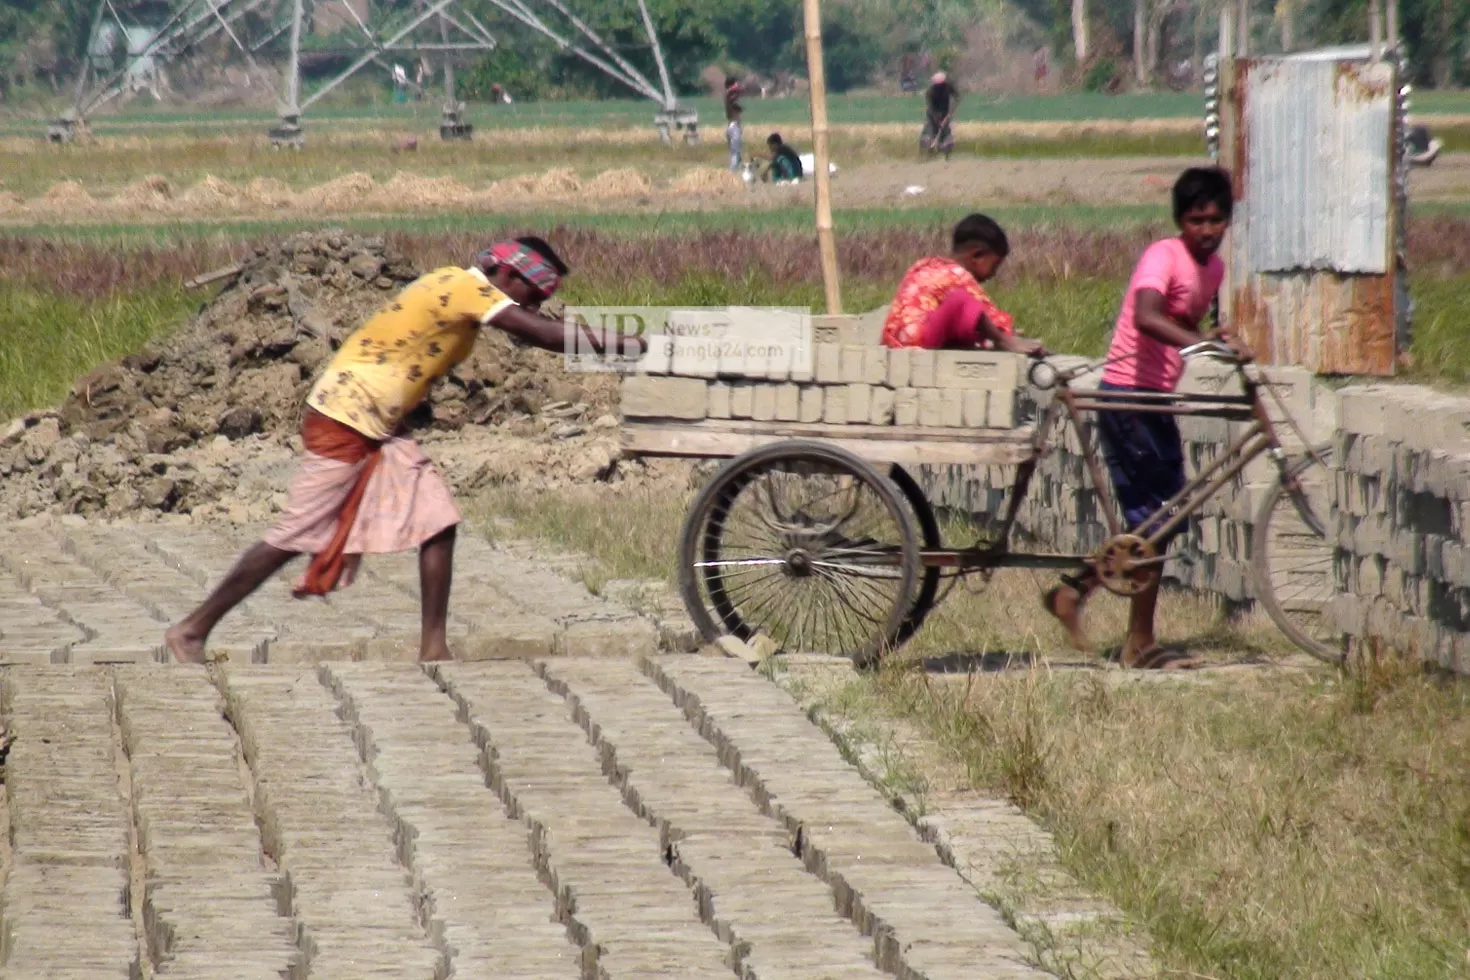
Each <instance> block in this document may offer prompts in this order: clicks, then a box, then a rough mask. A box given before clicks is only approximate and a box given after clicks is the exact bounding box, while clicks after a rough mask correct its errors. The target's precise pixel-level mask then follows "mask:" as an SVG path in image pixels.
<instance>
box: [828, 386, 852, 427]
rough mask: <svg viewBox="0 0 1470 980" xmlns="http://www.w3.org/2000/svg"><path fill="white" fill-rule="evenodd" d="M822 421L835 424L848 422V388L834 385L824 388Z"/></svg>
mask: <svg viewBox="0 0 1470 980" xmlns="http://www.w3.org/2000/svg"><path fill="white" fill-rule="evenodd" d="M822 421H823V422H829V423H832V424H835V425H846V424H847V388H846V386H844V385H832V386H831V387H828V388H823V389H822Z"/></svg>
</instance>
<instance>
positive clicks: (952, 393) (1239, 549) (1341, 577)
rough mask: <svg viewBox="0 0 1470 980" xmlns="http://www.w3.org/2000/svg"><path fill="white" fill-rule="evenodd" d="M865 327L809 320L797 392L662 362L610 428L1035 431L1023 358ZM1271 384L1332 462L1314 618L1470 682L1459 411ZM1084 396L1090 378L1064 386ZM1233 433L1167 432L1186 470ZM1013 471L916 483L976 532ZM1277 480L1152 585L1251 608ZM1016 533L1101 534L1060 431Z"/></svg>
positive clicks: (1467, 503) (1465, 473)
mask: <svg viewBox="0 0 1470 980" xmlns="http://www.w3.org/2000/svg"><path fill="white" fill-rule="evenodd" d="M879 312H880V313H881V311H879ZM876 323H881V316H878V315H875V314H870V315H868V316H867V317H864V318H857V317H848V318H818V322H817V329H818V345H817V348H816V359H815V369H814V371H813V376H812V377H810V378H807V377H794V376H792V374H791V372H789V371H788V372H787V373H786V374H784V375H782V374H780V370H779V368H769V367H765V366H757V367H756V369H755V371H753V372H751V373H746V374H734V373H727V372H725V371H724V370H723V369H722V370H720V371H716V372H710V373H711V374H712V375H713V376H712V377H706V378H684V377H679V376H678V365H676V364H672V363H669V364H663V363H658V362H654V363H651V364H649V365H648V367H649V368H650V370H651V371H652V372H653V373H651V374H645V375H641V376H637V375H635V376H630V377H628V378H627V379H626V380H625V381H624V388H623V399H624V401H623V412H624V415H625V417H627V418H629V419H635V420H636V419H638V418H645V417H647V418H654V417H657V418H677V419H687V420H693V419H703V418H739V419H743V418H748V419H756V420H764V419H771V420H778V421H787V420H789V421H804V422H810V421H825V422H832V423H858V422H862V423H866V424H879V425H881V424H899V425H924V426H940V427H973V428H991V429H994V428H1009V427H1011V426H1014V425H1020V424H1027V423H1031V422H1034V421H1035V420H1036V419H1037V418H1038V417H1039V415H1040V413H1041V412H1042V411H1043V410H1044V408H1045V406H1046V405H1047V402H1048V398H1049V397H1050V393H1048V392H1036V391H1033V390H1032V389H1030V388H1029V386H1028V385H1027V384H1026V380H1025V365H1024V362H1023V361H1022V359H1020V358H1016V357H1013V356H1011V355H1001V354H988V353H982V352H927V351H888V350H886V349H884V348H882V347H879V346H877V344H876V340H877V336H876ZM1057 360H1058V362H1059V363H1061V364H1062V365H1063V366H1067V365H1069V364H1071V363H1080V362H1079V361H1078V360H1077V359H1067V358H1059V359H1057ZM1268 371H1269V374H1270V376H1271V378H1272V379H1273V381H1275V382H1276V390H1277V393H1278V395H1279V396H1280V398H1281V401H1282V402H1283V403H1284V405H1285V406H1286V407H1287V409H1288V410H1289V411H1290V412H1291V414H1292V415H1293V417H1295V418H1296V419H1297V421H1298V422H1299V423H1300V424H1301V426H1302V429H1303V435H1304V436H1305V438H1306V440H1307V441H1309V442H1312V443H1314V444H1315V443H1327V444H1330V445H1331V446H1332V447H1333V450H1334V452H1333V457H1332V464H1333V465H1332V474H1331V479H1332V487H1331V496H1332V498H1333V499H1334V501H1335V506H1334V508H1333V510H1332V513H1331V514H1330V517H1329V523H1330V527H1331V529H1332V532H1333V533H1334V534H1335V535H1336V546H1337V551H1336V560H1335V568H1334V578H1335V586H1336V590H1337V595H1336V598H1335V599H1334V600H1333V602H1332V604H1331V607H1330V609H1329V612H1328V614H1329V615H1331V616H1333V617H1334V618H1335V619H1336V620H1337V622H1338V624H1339V625H1340V626H1341V627H1342V628H1344V629H1345V630H1347V631H1348V632H1349V634H1351V635H1352V636H1354V637H1357V638H1374V639H1377V640H1380V641H1382V643H1384V644H1386V645H1388V646H1391V647H1393V648H1395V649H1397V650H1400V651H1401V652H1404V653H1408V654H1413V655H1418V656H1422V657H1424V658H1425V659H1427V660H1431V661H1434V662H1436V663H1438V664H1440V665H1442V666H1445V667H1448V668H1451V669H1454V670H1458V671H1461V672H1465V673H1470V633H1467V623H1470V548H1467V527H1470V399H1465V398H1456V397H1452V396H1448V395H1443V394H1440V393H1438V392H1434V391H1431V390H1429V389H1426V388H1421V387H1417V386H1412V385H1385V384H1379V385H1347V386H1335V385H1330V384H1326V383H1323V382H1321V381H1320V380H1318V379H1315V378H1313V377H1312V376H1311V375H1310V374H1309V373H1308V372H1306V371H1305V370H1302V369H1296V368H1274V369H1268ZM773 375H775V376H773ZM1096 382H1097V378H1096V375H1089V376H1087V377H1085V378H1083V379H1080V380H1079V381H1077V382H1074V387H1077V388H1086V387H1089V386H1094V385H1095V384H1096ZM1181 390H1185V391H1214V392H1220V391H1226V392H1235V391H1238V390H1239V389H1238V386H1237V383H1236V382H1235V380H1234V373H1233V371H1232V370H1231V369H1229V368H1226V367H1223V366H1220V365H1212V364H1203V363H1192V364H1191V365H1190V366H1189V370H1188V372H1187V373H1186V376H1185V381H1184V383H1183V385H1182V386H1181ZM1273 414H1279V413H1277V412H1274V411H1273ZM1242 426H1243V423H1227V422H1225V421H1223V420H1219V419H1200V418H1181V419H1180V433H1181V435H1182V436H1183V439H1184V446H1185V457H1186V467H1187V469H1188V471H1189V472H1190V474H1191V475H1192V474H1193V473H1195V472H1197V471H1198V468H1199V466H1200V465H1201V464H1202V463H1207V462H1208V460H1209V459H1211V458H1212V457H1213V456H1214V455H1215V454H1216V453H1217V452H1219V451H1220V450H1221V449H1223V448H1224V446H1225V445H1226V444H1227V442H1228V440H1230V439H1231V438H1232V437H1233V436H1234V435H1235V434H1237V433H1238V432H1239V430H1240V428H1241V427H1242ZM1282 435H1283V438H1284V441H1286V442H1287V443H1288V448H1297V447H1298V444H1299V441H1300V440H1298V439H1297V438H1296V437H1295V435H1294V434H1292V433H1291V432H1290V431H1289V430H1285V429H1283V432H1282ZM1092 438H1093V439H1094V440H1095V436H1093V437H1092ZM1014 473H1015V468H1014V467H1012V466H963V467H962V466H922V467H918V469H917V472H915V474H914V475H915V477H916V478H917V479H918V480H919V482H920V484H921V485H922V486H924V487H925V489H926V492H927V493H928V494H929V497H930V500H931V501H932V502H933V503H934V504H935V505H936V506H942V507H949V508H954V509H957V510H961V511H964V512H966V513H970V514H973V515H976V516H977V517H981V518H984V517H986V516H991V515H996V516H998V515H999V514H1000V513H1001V512H1002V506H1003V503H1004V501H1005V499H1006V495H1007V491H1008V490H1009V488H1010V486H1011V482H1012V480H1013V479H1014ZM1274 475H1275V467H1274V465H1273V464H1272V463H1271V462H1270V461H1269V460H1266V459H1265V458H1262V459H1258V460H1257V461H1256V462H1255V463H1253V464H1252V465H1251V466H1250V467H1249V468H1248V469H1247V470H1246V471H1245V472H1243V473H1242V474H1241V475H1240V476H1239V477H1237V478H1236V479H1235V480H1234V481H1233V483H1232V484H1231V485H1229V486H1227V487H1225V488H1224V489H1223V490H1222V491H1221V492H1220V493H1219V494H1217V495H1216V496H1215V498H1214V499H1213V500H1211V501H1210V503H1209V504H1208V505H1207V506H1206V508H1205V509H1204V510H1203V511H1202V512H1201V513H1200V514H1199V515H1197V516H1196V517H1194V518H1193V519H1191V520H1190V522H1189V526H1188V528H1187V530H1186V531H1184V532H1183V533H1182V534H1181V535H1180V536H1179V538H1178V539H1177V540H1176V542H1175V545H1174V548H1173V550H1172V551H1171V556H1172V557H1171V561H1170V562H1169V564H1168V566H1167V568H1166V575H1167V576H1168V577H1169V578H1170V579H1172V580H1174V581H1175V582H1178V583H1180V584H1182V585H1185V586H1189V587H1192V588H1196V589H1200V590H1204V591H1209V592H1214V593H1217V594H1219V595H1221V596H1223V597H1225V598H1227V599H1230V600H1233V601H1248V600H1249V599H1250V598H1251V593H1252V590H1253V583H1252V582H1251V573H1250V535H1251V530H1252V527H1253V523H1254V521H1255V518H1256V514H1257V512H1258V511H1259V509H1260V506H1261V502H1262V500H1263V499H1264V497H1265V494H1266V491H1267V489H1268V487H1269V486H1270V483H1271V481H1272V479H1273V478H1274ZM1018 520H1019V524H1020V530H1021V531H1022V533H1023V534H1024V535H1025V536H1026V537H1028V538H1029V539H1031V540H1032V541H1034V542H1035V543H1036V544H1038V545H1040V546H1042V547H1046V548H1048V549H1051V548H1055V549H1057V550H1067V551H1072V550H1076V551H1087V550H1090V549H1092V548H1095V547H1096V546H1097V545H1099V544H1100V543H1101V542H1102V540H1103V538H1104V537H1105V536H1106V527H1105V524H1104V521H1103V517H1102V514H1101V512H1100V510H1099V501H1098V497H1097V493H1096V491H1095V490H1094V489H1093V488H1092V480H1091V478H1090V476H1089V475H1088V473H1087V470H1086V467H1085V465H1084V464H1083V460H1082V456H1081V455H1080V447H1079V444H1078V441H1077V437H1076V436H1075V434H1074V433H1073V432H1072V431H1071V430H1070V427H1068V429H1067V431H1066V433H1065V436H1064V437H1063V438H1062V439H1061V441H1060V444H1059V446H1058V448H1057V449H1056V450H1055V451H1054V452H1052V453H1051V454H1050V455H1049V456H1048V457H1047V458H1046V459H1045V460H1044V461H1043V462H1042V464H1041V465H1040V467H1039V468H1038V472H1037V474H1036V476H1035V478H1034V479H1033V482H1032V485H1031V492H1030V493H1029V494H1028V497H1027V500H1026V501H1025V502H1024V503H1023V505H1022V507H1021V510H1020V513H1019V519H1018Z"/></svg>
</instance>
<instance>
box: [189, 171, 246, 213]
mask: <svg viewBox="0 0 1470 980" xmlns="http://www.w3.org/2000/svg"><path fill="white" fill-rule="evenodd" d="M179 200H180V202H182V203H183V204H184V206H185V207H188V208H191V209H197V210H201V211H219V210H226V209H228V210H234V209H236V208H238V207H239V206H240V204H241V200H240V189H239V188H237V187H236V186H235V185H234V184H231V183H230V182H229V181H227V180H220V179H219V178H218V177H215V176H213V175H208V174H206V175H205V177H204V179H203V180H201V181H200V182H199V183H197V184H195V185H194V186H193V187H191V188H189V189H188V190H186V191H184V193H183V194H182V195H180V197H179Z"/></svg>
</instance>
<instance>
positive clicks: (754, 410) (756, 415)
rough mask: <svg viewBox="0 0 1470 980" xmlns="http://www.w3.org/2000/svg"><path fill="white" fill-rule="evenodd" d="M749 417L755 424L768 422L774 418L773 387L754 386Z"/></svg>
mask: <svg viewBox="0 0 1470 980" xmlns="http://www.w3.org/2000/svg"><path fill="white" fill-rule="evenodd" d="M750 417H751V418H753V419H755V420H756V421H757V422H770V421H771V420H773V419H774V418H775V417H776V386H775V385H755V394H754V396H753V399H752V405H751V410H750Z"/></svg>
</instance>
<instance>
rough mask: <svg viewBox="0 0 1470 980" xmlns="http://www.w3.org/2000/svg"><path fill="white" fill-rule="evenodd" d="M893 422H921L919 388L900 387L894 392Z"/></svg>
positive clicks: (903, 423)
mask: <svg viewBox="0 0 1470 980" xmlns="http://www.w3.org/2000/svg"><path fill="white" fill-rule="evenodd" d="M893 424H894V425H918V424H919V390H918V389H917V388H899V389H898V390H897V391H895V392H894V393H893Z"/></svg>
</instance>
